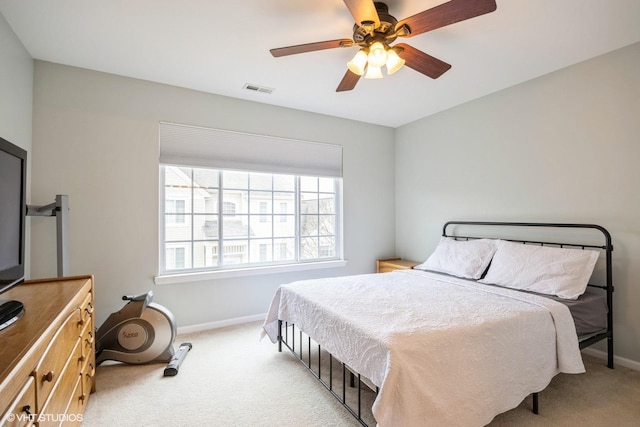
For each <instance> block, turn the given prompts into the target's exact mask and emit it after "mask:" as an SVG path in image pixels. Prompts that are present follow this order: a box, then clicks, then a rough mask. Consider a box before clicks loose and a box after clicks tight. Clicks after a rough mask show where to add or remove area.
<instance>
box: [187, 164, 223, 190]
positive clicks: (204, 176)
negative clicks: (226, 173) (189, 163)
mask: <svg viewBox="0 0 640 427" xmlns="http://www.w3.org/2000/svg"><path fill="white" fill-rule="evenodd" d="M219 180H220V171H219V170H216V169H195V168H194V169H193V183H194V186H195V187H197V188H204V189H207V190H211V189H214V188H218V187H219V186H220V183H219Z"/></svg>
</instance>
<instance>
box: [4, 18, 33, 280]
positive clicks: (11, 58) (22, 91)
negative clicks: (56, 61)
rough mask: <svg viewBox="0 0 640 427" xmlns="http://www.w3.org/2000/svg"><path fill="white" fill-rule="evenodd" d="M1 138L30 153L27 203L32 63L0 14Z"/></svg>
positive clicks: (26, 251)
mask: <svg viewBox="0 0 640 427" xmlns="http://www.w3.org/2000/svg"><path fill="white" fill-rule="evenodd" d="M0 64H2V65H0V136H1V137H2V138H4V139H6V140H7V141H9V142H11V143H13V144H15V145H18V146H20V147H22V148H23V149H25V150H27V153H28V154H27V156H28V158H27V195H26V196H27V202H29V201H30V200H31V199H30V197H31V191H30V189H29V188H30V186H31V185H30V175H31V174H30V170H31V167H30V166H31V164H30V162H29V156H31V112H32V109H33V60H32V59H31V55H29V53H28V52H27V50H26V49H25V48H24V46H23V45H22V42H20V40H19V39H18V37H17V36H16V35H15V33H14V32H13V30H12V29H11V27H10V26H9V24H8V23H7V21H6V20H5V19H4V16H2V14H0ZM26 234H27V243H26V250H25V258H26V265H25V268H26V273H27V276H28V274H29V266H30V256H29V255H30V253H29V235H30V226H29V221H27V224H26Z"/></svg>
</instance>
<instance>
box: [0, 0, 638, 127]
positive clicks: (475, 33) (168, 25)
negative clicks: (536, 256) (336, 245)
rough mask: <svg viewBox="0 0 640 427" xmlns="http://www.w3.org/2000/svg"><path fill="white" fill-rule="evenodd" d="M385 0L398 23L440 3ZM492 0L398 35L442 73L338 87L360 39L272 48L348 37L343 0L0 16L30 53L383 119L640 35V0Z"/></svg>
mask: <svg viewBox="0 0 640 427" xmlns="http://www.w3.org/2000/svg"><path fill="white" fill-rule="evenodd" d="M386 3H387V4H388V6H389V12H390V13H391V14H392V15H394V16H395V17H396V18H398V19H403V18H407V17H409V16H411V15H414V14H416V13H418V12H421V11H423V10H425V9H429V8H431V7H433V6H436V5H438V4H441V3H444V0H387V1H386ZM497 5H498V8H497V10H496V11H495V12H493V13H489V14H487V15H483V16H480V17H476V18H473V19H470V20H467V21H463V22H458V23H456V24H453V25H450V26H447V27H444V28H441V29H438V30H435V31H431V32H428V33H424V34H421V35H418V36H415V37H412V38H409V39H405V40H401V41H403V42H406V43H408V44H411V45H412V46H413V47H416V48H418V49H421V50H423V51H424V52H426V53H428V54H430V55H432V56H435V57H437V58H439V59H441V60H443V61H445V62H447V63H449V64H451V65H452V68H451V70H449V71H448V72H446V73H445V74H444V75H443V76H442V77H440V78H439V79H437V80H432V79H430V78H428V77H426V76H424V75H422V74H420V73H418V72H416V71H414V70H412V69H410V68H408V67H404V68H403V69H401V70H400V71H398V72H397V73H396V74H394V75H392V76H386V75H385V77H384V78H383V79H382V80H365V79H360V81H359V82H358V84H357V86H356V87H355V89H354V90H353V91H349V92H341V93H336V92H335V89H336V87H337V86H338V83H339V82H340V80H341V79H342V76H343V75H344V73H345V71H346V63H347V61H348V60H349V59H351V57H352V56H353V55H354V54H355V52H356V51H357V48H356V47H351V48H339V49H331V50H325V51H317V52H309V53H304V54H299V55H293V56H287V57H281V58H274V57H272V56H271V54H270V53H269V49H270V48H274V47H283V46H290V45H295V44H302V43H310V42H316V41H324V40H333V39H340V38H351V36H352V27H353V18H352V16H351V15H350V14H349V11H348V9H347V7H346V6H345V4H344V2H343V1H342V0H316V1H302V0H261V1H258V0H230V1H222V0H135V1H131V0H108V1H105V0H100V1H98V0H47V1H43V0H0V13H2V15H4V17H5V19H6V20H7V22H8V23H9V24H10V25H11V27H12V28H13V30H14V32H15V33H16V34H17V36H18V37H19V38H20V40H21V41H22V43H23V44H24V46H25V48H26V49H27V50H28V51H29V53H30V54H31V56H32V57H33V58H35V59H41V60H45V61H51V62H56V63H61V64H67V65H72V66H77V67H82V68H88V69H92V70H98V71H104V72H108V73H113V74H118V75H123V76H129V77H134V78H139V79H145V80H150V81H154V82H160V83H166V84H170V85H176V86H181V87H185V88H190V89H195V90H199V91H204V92H210V93H215V94H220V95H225V96H230V97H234V98H241V99H247V100H251V101H257V102H261V103H267V104H273V105H280V106H284V107H290V108H295V109H299V110H305V111H312V112H316V113H322V114H328V115H332V116H339V117H344V118H348V119H353V120H359V121H363V122H368V123H375V124H380V125H385V126H391V127H398V126H401V125H403V124H406V123H408V122H411V121H414V120H417V119H419V118H422V117H425V116H427V115H430V114H433V113H436V112H438V111H441V110H444V109H447V108H450V107H453V106H455V105H458V104H461V103H464V102H467V101H470V100H472V99H475V98H478V97H481V96H484V95H487V94H489V93H492V92H495V91H498V90H500V89H503V88H506V87H509V86H512V85H514V84H517V83H520V82H523V81H526V80H530V79H532V78H535V77H538V76H540V75H543V74H546V73H549V72H552V71H554V70H557V69H560V68H564V67H567V66H569V65H572V64H575V63H577V62H580V61H584V60H586V59H589V58H592V57H595V56H598V55H601V54H603V53H606V52H609V51H611V50H614V49H618V48H621V47H623V46H627V45H630V44H632V43H635V42H638V41H640V0H497ZM399 41H400V40H399ZM399 41H397V42H399ZM397 42H396V43H397ZM612 78H615V76H612ZM246 83H251V84H255V85H261V86H266V87H269V88H273V89H274V91H273V93H271V94H264V93H256V92H252V91H248V90H246V89H243V86H244V85H245V84H246Z"/></svg>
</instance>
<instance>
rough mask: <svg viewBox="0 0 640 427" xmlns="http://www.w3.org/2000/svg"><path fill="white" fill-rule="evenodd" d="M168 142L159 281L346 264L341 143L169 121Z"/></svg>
mask: <svg viewBox="0 0 640 427" xmlns="http://www.w3.org/2000/svg"><path fill="white" fill-rule="evenodd" d="M159 137H160V162H159V163H160V181H161V182H160V190H159V192H160V194H159V200H160V239H159V246H160V247H159V253H160V266H159V271H160V274H159V276H158V277H156V283H177V282H182V281H190V280H198V278H202V277H203V275H201V274H182V273H208V272H212V273H215V275H216V276H218V277H228V276H235V275H239V274H254V273H256V272H259V271H263V268H262V267H264V268H265V269H267V268H268V269H269V270H271V271H273V269H272V267H274V266H277V267H276V269H279V270H283V271H299V270H305V269H308V268H324V267H336V266H339V265H344V263H345V261H344V260H343V259H342V207H341V203H342V195H341V191H342V147H341V146H340V145H337V144H327V143H323V142H310V141H298V140H292V139H286V138H279V137H273V136H266V135H256V134H248V133H241V132H234V131H228V130H220V129H209V128H203V127H197V126H188V125H181V124H175V123H164V122H161V123H160V124H159ZM248 267H251V268H248ZM194 278H195V279H194Z"/></svg>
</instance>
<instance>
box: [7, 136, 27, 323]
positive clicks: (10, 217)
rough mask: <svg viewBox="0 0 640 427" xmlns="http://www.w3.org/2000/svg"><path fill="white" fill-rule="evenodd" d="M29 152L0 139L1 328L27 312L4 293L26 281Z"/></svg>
mask: <svg viewBox="0 0 640 427" xmlns="http://www.w3.org/2000/svg"><path fill="white" fill-rule="evenodd" d="M26 185H27V152H26V151H25V150H23V149H22V148H20V147H18V146H16V145H14V144H12V143H10V142H9V141H7V140H5V139H3V138H0V330H1V329H4V328H6V327H8V326H9V325H11V324H12V323H14V322H15V321H16V320H18V319H19V318H20V316H21V315H22V313H24V307H23V305H22V304H21V303H20V302H19V301H13V300H7V299H3V298H2V294H3V293H4V292H6V291H8V290H9V289H11V288H12V287H13V286H15V285H17V284H19V283H21V282H23V281H24V277H25V265H24V264H25V257H24V255H25V220H26V206H27V205H26V191H27V187H26Z"/></svg>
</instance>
